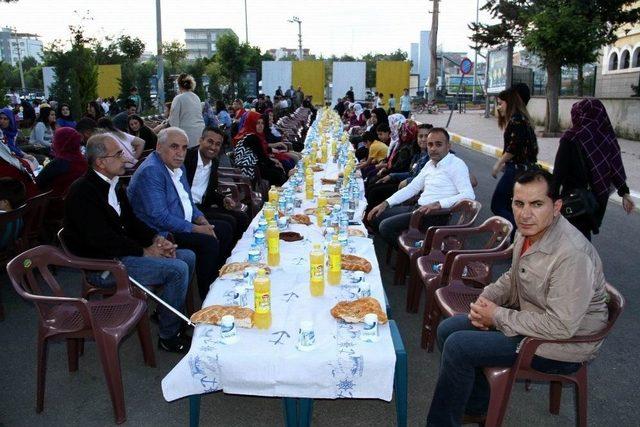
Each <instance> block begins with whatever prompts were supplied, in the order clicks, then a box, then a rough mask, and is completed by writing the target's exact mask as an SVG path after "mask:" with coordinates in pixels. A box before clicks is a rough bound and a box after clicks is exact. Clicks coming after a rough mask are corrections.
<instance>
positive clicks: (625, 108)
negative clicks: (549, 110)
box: [527, 96, 640, 141]
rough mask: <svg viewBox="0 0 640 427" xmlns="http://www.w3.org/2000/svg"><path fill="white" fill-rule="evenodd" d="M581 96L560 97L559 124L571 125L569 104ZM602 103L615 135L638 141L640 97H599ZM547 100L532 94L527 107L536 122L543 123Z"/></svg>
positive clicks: (566, 126)
mask: <svg viewBox="0 0 640 427" xmlns="http://www.w3.org/2000/svg"><path fill="white" fill-rule="evenodd" d="M580 99H581V98H576V97H561V98H560V100H559V103H560V105H559V111H560V126H561V127H562V129H566V128H568V127H569V126H571V106H572V105H573V104H574V103H576V102H578V101H579V100H580ZM600 101H602V103H603V104H604V106H605V108H606V109H607V113H608V114H609V118H610V119H611V123H612V124H613V128H614V129H615V131H616V133H617V135H618V136H619V137H621V138H627V139H633V140H636V141H640V98H600ZM546 107H547V100H546V98H545V97H543V96H534V97H532V98H531V100H530V101H529V104H528V105H527V109H528V110H529V114H530V115H531V118H532V119H533V120H534V121H535V122H536V123H537V124H544V115H545V111H546Z"/></svg>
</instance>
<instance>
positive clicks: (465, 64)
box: [446, 58, 473, 128]
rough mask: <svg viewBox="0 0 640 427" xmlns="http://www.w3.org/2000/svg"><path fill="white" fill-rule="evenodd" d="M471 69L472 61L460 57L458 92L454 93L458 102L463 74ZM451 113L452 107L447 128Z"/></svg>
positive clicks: (448, 121) (449, 121)
mask: <svg viewBox="0 0 640 427" xmlns="http://www.w3.org/2000/svg"><path fill="white" fill-rule="evenodd" d="M471 70H473V62H472V61H471V60H470V59H469V58H462V61H460V83H459V84H458V93H456V99H457V100H458V102H460V91H461V90H462V81H463V80H464V76H466V75H467V74H469V73H470V72H471ZM452 115H453V108H451V110H450V111H449V120H447V126H446V127H447V128H448V127H449V123H451V116H452Z"/></svg>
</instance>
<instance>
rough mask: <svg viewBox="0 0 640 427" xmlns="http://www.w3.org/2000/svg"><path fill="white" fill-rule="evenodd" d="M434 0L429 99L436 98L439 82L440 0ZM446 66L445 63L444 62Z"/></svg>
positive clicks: (430, 37)
mask: <svg viewBox="0 0 640 427" xmlns="http://www.w3.org/2000/svg"><path fill="white" fill-rule="evenodd" d="M432 1H433V15H432V16H431V32H430V33H429V54H430V55H431V61H430V62H429V90H428V100H429V101H433V100H435V99H436V84H437V82H438V75H437V74H438V53H437V50H438V1H439V0H432ZM442 65H443V67H444V63H443V64H442Z"/></svg>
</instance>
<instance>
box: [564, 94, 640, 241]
mask: <svg viewBox="0 0 640 427" xmlns="http://www.w3.org/2000/svg"><path fill="white" fill-rule="evenodd" d="M571 123H572V126H571V128H570V129H568V130H567V131H566V132H565V133H564V135H562V138H560V143H559V146H558V152H557V153H556V159H555V163H554V166H553V175H554V177H555V185H556V190H557V191H558V192H559V194H560V196H562V197H565V196H567V195H569V194H570V193H571V192H572V191H574V190H576V189H579V188H580V189H588V190H590V191H591V192H592V193H593V195H594V196H595V199H596V202H597V206H596V209H595V213H594V215H593V216H592V217H587V216H586V215H585V216H581V217H574V218H569V221H570V222H571V223H572V224H573V225H574V226H575V227H576V228H577V229H578V230H580V231H581V232H582V234H584V235H585V237H587V238H588V239H591V233H593V234H598V232H599V229H600V225H601V224H602V219H603V217H604V213H605V211H606V209H607V202H608V200H609V195H610V194H611V193H612V192H613V190H614V189H617V191H618V195H619V196H620V197H622V207H623V209H624V210H625V212H627V213H631V212H632V211H633V209H634V203H633V201H632V200H631V196H630V194H629V187H628V186H627V184H626V179H627V178H626V174H625V170H624V165H623V164H622V156H621V154H620V145H618V139H617V138H616V134H615V131H614V130H613V126H612V125H611V121H610V120H609V116H608V115H607V110H606V109H605V108H604V105H602V102H600V100H598V99H595V98H587V99H583V100H581V101H578V102H576V103H575V104H573V107H571Z"/></svg>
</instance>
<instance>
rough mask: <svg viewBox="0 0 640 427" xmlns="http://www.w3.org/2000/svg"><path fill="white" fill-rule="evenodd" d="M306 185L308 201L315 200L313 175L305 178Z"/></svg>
mask: <svg viewBox="0 0 640 427" xmlns="http://www.w3.org/2000/svg"><path fill="white" fill-rule="evenodd" d="M304 183H305V197H306V199H307V200H311V199H313V173H312V174H310V175H307V176H306V177H305V179H304Z"/></svg>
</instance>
